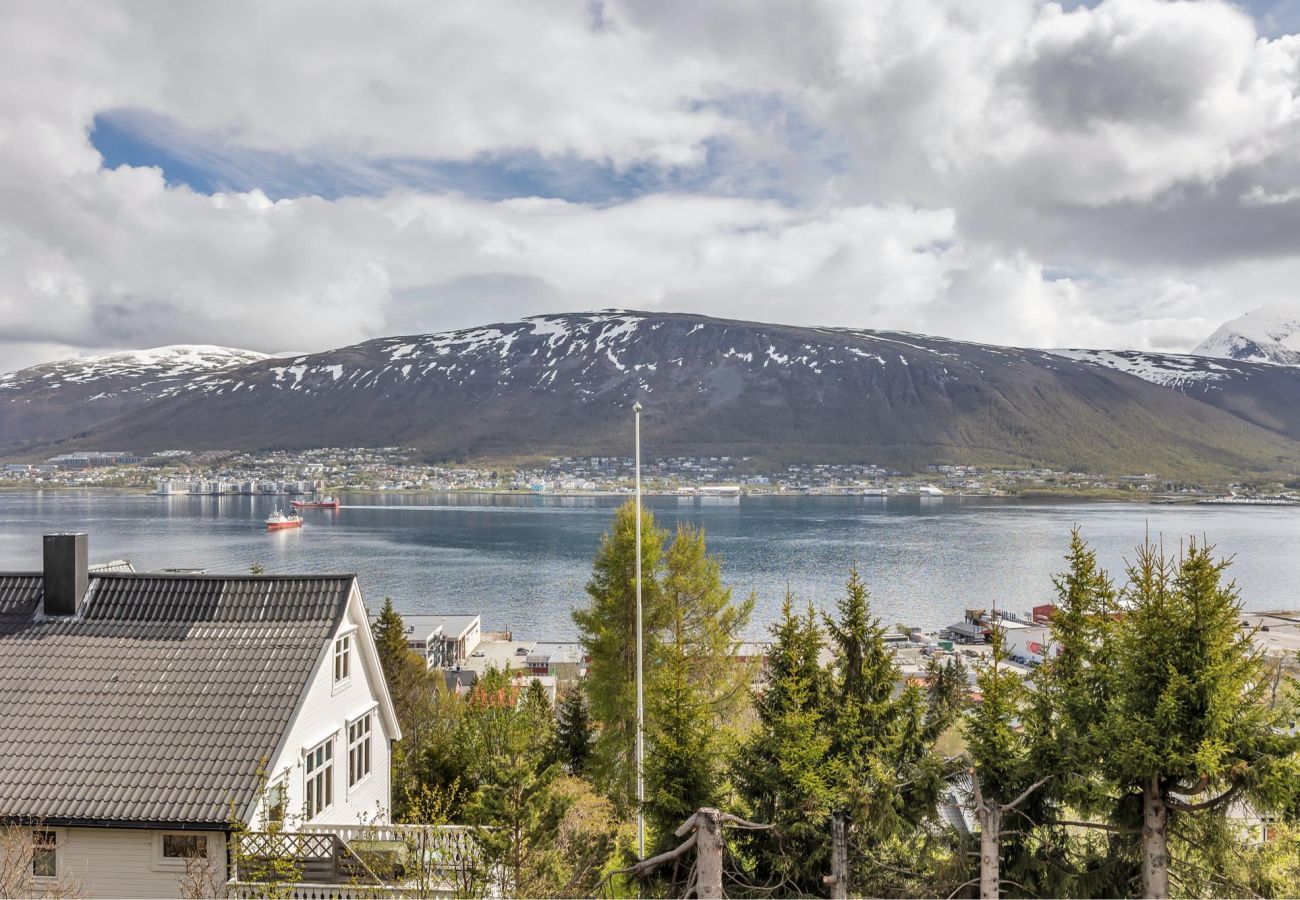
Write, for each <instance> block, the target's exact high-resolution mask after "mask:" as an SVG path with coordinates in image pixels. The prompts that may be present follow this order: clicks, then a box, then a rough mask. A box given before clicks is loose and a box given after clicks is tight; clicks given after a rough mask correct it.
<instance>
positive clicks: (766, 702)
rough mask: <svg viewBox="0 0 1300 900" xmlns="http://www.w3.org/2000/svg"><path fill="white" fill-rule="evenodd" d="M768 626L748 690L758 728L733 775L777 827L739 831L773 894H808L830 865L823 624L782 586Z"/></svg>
mask: <svg viewBox="0 0 1300 900" xmlns="http://www.w3.org/2000/svg"><path fill="white" fill-rule="evenodd" d="M771 633H772V638H773V643H772V646H771V648H770V650H769V651H768V671H767V678H766V679H765V683H764V685H763V687H762V688H760V689H759V690H757V691H756V692H755V693H754V696H753V701H754V710H755V712H756V714H757V716H758V727H757V728H756V729H755V730H754V731H753V733H751V734H750V735H749V737H748V738H747V739H746V740H745V741H744V743H742V745H741V747H740V749H739V751H738V752H737V754H736V758H735V762H734V764H733V766H732V779H733V781H734V783H735V786H736V790H737V793H738V794H739V795H740V798H741V799H742V801H743V802H744V805H745V809H746V811H747V813H748V816H749V818H751V819H753V820H755V821H758V822H765V823H770V824H772V825H774V826H775V830H774V831H757V832H747V833H745V835H744V837H743V838H742V840H743V842H744V844H745V847H746V850H747V855H748V856H749V857H750V858H752V859H753V861H754V870H755V871H754V873H753V875H754V877H755V878H756V879H758V880H759V881H760V882H763V883H767V884H769V885H771V886H772V888H773V890H774V891H775V892H776V895H777V896H809V895H814V894H820V893H822V891H823V886H822V876H823V875H825V874H826V873H827V872H828V871H830V869H829V859H830V848H829V844H828V841H827V835H828V834H829V828H830V812H831V806H832V804H833V802H834V791H833V789H832V786H831V783H830V780H829V773H828V769H827V761H828V758H829V755H830V746H831V739H830V736H829V734H828V733H827V731H826V728H825V719H824V716H825V709H826V703H827V699H828V696H827V695H828V693H829V687H830V685H829V682H828V679H827V676H826V672H825V671H824V670H823V669H822V668H821V666H820V664H819V663H818V655H819V654H820V653H821V645H822V631H821V628H820V627H819V626H818V622H817V614H816V613H815V612H814V611H813V608H812V606H811V605H809V607H808V609H807V612H806V613H804V614H802V615H800V614H798V613H796V612H795V611H794V599H793V597H792V596H791V595H790V594H789V593H787V594H786V597H785V602H784V603H783V604H782V607H781V618H780V620H779V621H778V622H777V623H776V624H775V625H773V626H772V627H771Z"/></svg>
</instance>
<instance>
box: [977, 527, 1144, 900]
mask: <svg viewBox="0 0 1300 900" xmlns="http://www.w3.org/2000/svg"><path fill="white" fill-rule="evenodd" d="M1065 562H1066V569H1065V571H1064V572H1062V573H1060V574H1058V575H1056V576H1054V577H1053V579H1052V581H1053V585H1054V586H1055V589H1056V603H1055V609H1054V610H1053V612H1052V616H1051V619H1050V623H1049V628H1050V639H1049V641H1048V646H1049V647H1050V648H1051V652H1049V653H1048V654H1046V655H1045V658H1044V660H1043V663H1042V665H1041V666H1039V667H1038V669H1037V670H1036V671H1035V672H1034V675H1033V678H1032V687H1033V689H1032V690H1031V691H1029V693H1028V696H1027V698H1026V704H1025V707H1024V709H1023V712H1022V721H1023V724H1024V730H1025V735H1026V737H1027V739H1028V744H1029V752H1030V756H1031V759H1032V761H1031V766H1032V768H1033V769H1034V770H1035V771H1037V772H1039V773H1042V774H1049V773H1050V774H1053V775H1054V777H1053V778H1052V780H1051V781H1049V782H1048V783H1047V784H1046V785H1044V787H1043V788H1042V789H1041V790H1040V791H1038V792H1037V793H1036V794H1035V795H1034V797H1032V798H1030V799H1029V800H1028V801H1026V803H1025V804H1024V806H1023V807H1022V808H1021V812H1022V813H1024V814H1025V815H1026V816H1028V817H1029V819H1028V820H1029V821H1035V822H1043V823H1047V824H1045V825H1043V826H1041V827H1039V828H1038V829H1037V833H1036V834H1037V837H1038V839H1039V846H1038V848H1037V850H1036V852H1035V853H1034V855H1032V856H1030V855H1029V854H1028V852H1027V851H1026V852H1022V853H1021V854H1020V855H1017V851H1018V850H1021V848H1020V846H1019V844H1018V842H1014V841H1013V842H1009V844H1008V846H1007V847H1004V848H1003V849H1004V853H1003V857H1004V860H1005V861H1006V868H1007V870H1008V872H1009V873H1011V874H1012V875H1013V876H1014V877H1015V878H1016V880H1018V881H1022V882H1024V881H1026V880H1033V883H1034V885H1035V887H1037V888H1038V892H1039V893H1041V894H1043V895H1061V894H1067V893H1068V894H1078V895H1084V896H1117V895H1121V894H1124V893H1126V892H1127V891H1128V889H1129V885H1130V884H1131V883H1132V882H1133V881H1134V880H1135V879H1136V877H1137V873H1138V867H1137V862H1138V855H1137V849H1138V848H1137V842H1136V841H1135V840H1134V836H1133V835H1132V834H1130V833H1128V826H1127V825H1116V824H1114V823H1109V822H1107V821H1099V820H1109V819H1113V818H1115V817H1116V816H1117V810H1118V808H1119V806H1120V805H1121V804H1122V803H1123V801H1124V798H1123V797H1122V796H1121V794H1120V792H1119V791H1118V790H1117V789H1116V787H1115V785H1114V783H1113V781H1112V780H1111V779H1109V778H1108V777H1107V776H1106V774H1105V773H1104V771H1103V766H1102V763H1103V759H1102V756H1103V753H1104V750H1103V748H1102V746H1101V744H1100V742H1099V736H1100V728H1101V726H1102V724H1103V722H1104V720H1105V718H1106V716H1107V710H1108V708H1109V704H1110V698H1111V696H1112V694H1113V692H1114V663H1115V643H1116V634H1117V629H1118V627H1119V624H1120V618H1119V616H1118V610H1119V606H1118V599H1117V594H1116V590H1115V587H1114V584H1113V582H1112V580H1111V578H1110V576H1109V575H1108V574H1107V572H1106V571H1105V570H1104V569H1102V568H1101V567H1100V566H1099V565H1098V563H1097V554H1096V552H1095V551H1094V550H1092V549H1091V548H1090V547H1089V546H1088V544H1087V543H1086V542H1085V541H1084V539H1083V536H1082V534H1081V533H1080V531H1079V529H1078V528H1075V529H1073V530H1072V531H1071V533H1070V541H1069V548H1068V550H1067V552H1066V555H1065ZM1119 818H1120V819H1123V818H1124V816H1123V815H1119ZM1060 820H1070V821H1074V822H1084V823H1089V824H1094V825H1098V826H1104V828H1099V830H1095V831H1091V832H1088V831H1084V832H1080V831H1079V830H1078V826H1071V828H1072V829H1073V830H1071V831H1067V830H1066V829H1065V828H1063V827H1061V826H1057V825H1053V824H1051V823H1053V822H1056V821H1060ZM1071 871H1073V872H1075V873H1077V874H1075V875H1073V876H1066V875H1065V874H1064V873H1068V872H1071ZM1048 877H1058V878H1060V879H1061V880H1057V881H1053V882H1050V883H1049V882H1045V879H1046V878H1048Z"/></svg>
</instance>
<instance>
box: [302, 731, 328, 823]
mask: <svg viewBox="0 0 1300 900" xmlns="http://www.w3.org/2000/svg"><path fill="white" fill-rule="evenodd" d="M306 770H307V791H306V794H307V818H309V819H310V818H313V817H315V816H318V815H320V814H321V813H322V812H324V811H325V810H327V809H329V808H330V807H331V806H332V805H333V804H334V738H330V739H329V740H327V741H325V743H323V744H321V745H320V746H319V747H317V748H316V749H314V750H312V751H311V752H310V753H308V754H307V760H306Z"/></svg>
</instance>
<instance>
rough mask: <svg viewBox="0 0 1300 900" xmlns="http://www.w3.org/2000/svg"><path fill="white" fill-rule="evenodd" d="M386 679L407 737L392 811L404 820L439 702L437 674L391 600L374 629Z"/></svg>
mask: <svg viewBox="0 0 1300 900" xmlns="http://www.w3.org/2000/svg"><path fill="white" fill-rule="evenodd" d="M373 634H374V639H375V649H376V651H377V652H378V655H379V665H380V668H381V669H382V670H383V673H384V683H385V685H386V686H387V687H388V695H389V697H390V698H392V701H393V710H394V711H395V712H396V713H397V721H398V724H399V725H400V726H401V729H402V740H400V741H398V742H397V744H396V745H395V746H394V747H393V754H392V770H393V810H392V814H393V817H394V818H395V819H397V820H398V821H401V820H403V819H405V818H406V817H407V816H408V814H410V812H411V807H412V798H413V797H414V796H415V794H416V793H418V791H419V784H420V781H421V775H420V770H421V769H422V768H423V766H424V759H423V757H424V754H425V752H426V750H427V748H428V745H429V741H430V738H431V734H432V732H433V730H434V729H435V728H436V727H437V726H436V725H435V723H434V713H435V709H436V708H437V706H438V701H437V697H436V693H437V685H436V684H435V683H434V679H435V678H437V677H438V676H437V675H436V674H434V675H432V676H431V675H430V674H429V672H428V670H427V669H426V667H425V663H424V660H423V659H421V658H420V656H419V655H418V654H416V653H414V652H412V650H411V649H410V647H409V646H408V645H407V643H406V627H405V625H404V623H403V622H402V617H401V616H400V615H398V614H397V610H395V609H394V608H393V601H392V598H389V597H385V598H384V606H383V609H382V610H381V611H380V613H379V616H378V618H377V619H376V620H375V626H374V630H373Z"/></svg>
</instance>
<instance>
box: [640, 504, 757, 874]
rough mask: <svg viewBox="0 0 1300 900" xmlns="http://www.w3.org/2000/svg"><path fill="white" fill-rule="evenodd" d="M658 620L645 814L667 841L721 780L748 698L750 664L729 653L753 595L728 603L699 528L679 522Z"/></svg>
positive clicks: (656, 840) (660, 841)
mask: <svg viewBox="0 0 1300 900" xmlns="http://www.w3.org/2000/svg"><path fill="white" fill-rule="evenodd" d="M661 597H662V602H663V614H664V621H663V625H662V627H661V628H660V629H659V631H658V634H657V635H656V637H655V641H654V646H655V649H656V653H655V656H654V657H653V659H652V660H651V663H652V667H651V669H650V672H649V674H648V676H647V684H648V686H649V692H648V694H647V714H646V732H647V747H648V749H647V758H646V783H647V795H646V818H647V820H648V822H649V823H650V827H651V831H652V835H653V846H654V847H656V848H657V850H665V849H670V846H671V845H675V844H676V843H677V841H676V839H675V838H674V836H673V830H674V829H675V828H676V827H677V826H678V825H680V824H681V823H682V822H683V821H684V820H685V819H686V818H687V817H689V816H690V815H691V814H693V813H694V812H695V811H696V810H697V809H699V808H700V807H702V806H713V805H715V804H716V802H717V798H718V796H719V792H720V790H721V788H722V778H723V767H722V761H723V756H724V754H725V753H726V752H727V749H728V747H729V745H730V741H727V740H726V739H725V738H724V733H725V732H727V731H729V730H730V725H731V723H732V722H733V721H734V717H735V715H736V713H737V712H738V711H739V709H740V708H742V706H743V704H744V703H745V702H746V701H747V699H748V698H747V695H746V689H747V687H748V685H749V682H750V680H751V672H750V669H749V667H748V666H745V665H742V664H741V663H740V662H739V660H738V659H737V657H736V651H737V650H738V648H739V646H740V638H741V632H742V631H743V629H744V628H745V626H746V625H747V624H748V622H749V616H750V612H751V611H752V609H753V606H754V598H753V597H752V596H751V597H748V598H746V600H745V601H744V602H743V603H740V604H735V603H733V602H732V599H731V589H730V588H726V587H724V586H723V584H722V569H721V564H720V562H719V561H718V560H717V559H716V558H715V557H712V556H710V555H709V554H708V553H707V552H706V550H705V542H704V532H703V531H702V530H701V529H698V528H695V527H692V526H689V525H683V526H679V527H678V529H677V532H676V535H675V536H674V539H673V542H672V544H671V546H670V547H669V549H668V552H667V555H666V559H665V566H664V579H663V585H662V588H661Z"/></svg>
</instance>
